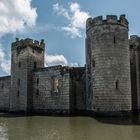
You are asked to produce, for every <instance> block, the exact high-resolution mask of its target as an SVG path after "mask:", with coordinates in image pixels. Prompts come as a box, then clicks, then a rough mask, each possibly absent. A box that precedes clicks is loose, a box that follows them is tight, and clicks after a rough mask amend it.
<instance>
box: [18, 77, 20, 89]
mask: <svg viewBox="0 0 140 140" xmlns="http://www.w3.org/2000/svg"><path fill="white" fill-rule="evenodd" d="M18 87H20V79H18Z"/></svg>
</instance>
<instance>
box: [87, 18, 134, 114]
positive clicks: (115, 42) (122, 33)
mask: <svg viewBox="0 0 140 140" xmlns="http://www.w3.org/2000/svg"><path fill="white" fill-rule="evenodd" d="M86 32H87V40H90V43H89V46H90V47H91V54H88V53H87V54H86V57H87V56H88V55H91V59H90V62H89V63H90V66H91V71H92V72H91V73H92V74H91V78H90V79H88V81H89V80H90V81H91V84H92V91H91V93H90V94H91V95H90V97H93V98H91V99H92V103H91V110H93V111H94V112H95V113H106V114H108V115H109V112H110V113H111V112H112V113H113V114H115V113H121V112H127V111H128V112H130V111H131V82H130V62H129V41H128V21H127V19H126V18H125V16H124V15H121V16H120V18H119V19H117V16H112V15H109V16H107V17H106V20H104V19H103V17H96V18H94V19H91V18H89V19H88V20H87V31H86ZM86 47H88V46H86ZM87 66H88V65H87ZM87 69H88V67H87ZM93 76H94V77H93ZM87 84H88V83H87Z"/></svg>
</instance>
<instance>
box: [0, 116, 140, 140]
mask: <svg viewBox="0 0 140 140" xmlns="http://www.w3.org/2000/svg"><path fill="white" fill-rule="evenodd" d="M139 120H140V119H139V117H138V118H133V119H128V118H115V119H114V118H90V117H46V116H30V117H0V140H93V139H94V140H118V139H123V140H139V139H140V125H139Z"/></svg>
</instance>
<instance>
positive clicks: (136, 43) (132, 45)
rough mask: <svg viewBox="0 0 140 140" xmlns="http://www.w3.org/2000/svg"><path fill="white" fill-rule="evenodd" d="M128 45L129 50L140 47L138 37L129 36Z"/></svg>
mask: <svg viewBox="0 0 140 140" xmlns="http://www.w3.org/2000/svg"><path fill="white" fill-rule="evenodd" d="M129 44H130V48H131V49H132V48H133V49H138V48H139V46H140V37H138V36H137V35H131V36H130V40H129Z"/></svg>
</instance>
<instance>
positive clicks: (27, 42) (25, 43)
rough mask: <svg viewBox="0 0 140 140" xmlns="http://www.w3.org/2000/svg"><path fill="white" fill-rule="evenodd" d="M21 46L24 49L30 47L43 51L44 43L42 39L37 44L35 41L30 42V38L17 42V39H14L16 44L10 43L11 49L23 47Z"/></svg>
mask: <svg viewBox="0 0 140 140" xmlns="http://www.w3.org/2000/svg"><path fill="white" fill-rule="evenodd" d="M23 46H24V47H25V46H31V47H36V48H41V49H44V47H45V43H44V40H43V39H42V40H41V41H40V42H39V41H37V40H32V39H30V38H26V39H21V40H19V38H16V42H13V43H12V48H13V47H23Z"/></svg>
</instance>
